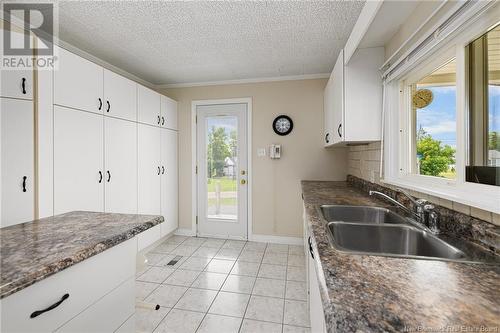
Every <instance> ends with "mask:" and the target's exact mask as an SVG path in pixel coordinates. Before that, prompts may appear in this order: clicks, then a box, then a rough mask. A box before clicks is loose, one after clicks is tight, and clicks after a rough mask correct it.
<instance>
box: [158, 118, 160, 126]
mask: <svg viewBox="0 0 500 333" xmlns="http://www.w3.org/2000/svg"><path fill="white" fill-rule="evenodd" d="M158 125H160V116H158Z"/></svg>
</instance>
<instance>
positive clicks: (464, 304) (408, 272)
mask: <svg viewBox="0 0 500 333" xmlns="http://www.w3.org/2000/svg"><path fill="white" fill-rule="evenodd" d="M302 193H303V197H304V207H305V219H306V221H307V228H308V229H309V233H310V235H311V241H312V247H313V251H315V253H317V254H318V255H317V256H316V255H315V259H314V260H315V265H316V272H317V275H318V282H319V287H320V294H321V299H322V303H323V308H324V315H325V323H326V327H327V330H328V332H404V331H406V332H411V331H422V332H423V331H431V330H432V331H446V332H455V331H464V329H467V332H476V331H475V330H477V332H479V329H480V328H481V327H482V328H485V329H486V330H484V332H488V331H489V332H498V330H499V327H500V273H499V268H498V266H494V265H482V264H471V263H458V262H446V261H437V260H420V259H404V258H394V257H381V256H371V255H359V254H356V255H354V254H347V253H342V252H339V251H337V250H335V249H334V248H333V247H332V246H330V244H329V241H328V236H327V229H326V226H325V222H324V220H323V219H322V217H321V216H320V213H319V211H318V206H319V205H323V204H344V205H370V206H373V205H378V206H380V201H377V200H375V199H373V198H371V197H369V196H368V195H367V194H366V193H365V192H363V191H361V190H359V189H358V188H355V187H352V186H350V185H349V184H348V183H347V182H324V181H302ZM488 329H489V330H488Z"/></svg>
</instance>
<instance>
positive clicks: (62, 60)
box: [54, 48, 105, 114]
mask: <svg viewBox="0 0 500 333" xmlns="http://www.w3.org/2000/svg"><path fill="white" fill-rule="evenodd" d="M58 59H59V61H58V64H57V66H58V67H57V68H56V69H55V70H54V104H57V105H61V106H67V107H70V108H75V109H80V110H85V111H90V112H95V113H100V114H102V113H103V110H105V105H104V104H105V101H104V100H103V98H102V89H103V68H102V67H100V66H98V65H96V64H95V63H93V62H90V61H88V60H86V59H83V58H82V57H79V56H77V55H76V54H73V53H71V52H68V51H66V50H64V49H62V48H59V58H58Z"/></svg>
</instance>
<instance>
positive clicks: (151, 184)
mask: <svg viewBox="0 0 500 333" xmlns="http://www.w3.org/2000/svg"><path fill="white" fill-rule="evenodd" d="M137 135H138V149H137V151H138V173H137V174H138V179H137V182H138V188H139V191H138V196H139V197H138V211H139V214H154V215H160V213H161V205H160V192H161V189H160V187H161V177H160V174H161V167H160V165H161V161H160V159H161V155H160V151H161V148H160V140H161V129H160V128H158V127H154V126H149V125H143V124H138V132H137Z"/></svg>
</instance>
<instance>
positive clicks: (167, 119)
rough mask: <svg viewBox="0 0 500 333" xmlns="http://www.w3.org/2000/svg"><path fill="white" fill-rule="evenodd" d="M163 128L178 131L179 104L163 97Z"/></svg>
mask: <svg viewBox="0 0 500 333" xmlns="http://www.w3.org/2000/svg"><path fill="white" fill-rule="evenodd" d="M161 126H162V127H165V128H170V129H173V130H177V102H176V101H174V100H173V99H171V98H168V97H167V96H161Z"/></svg>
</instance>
